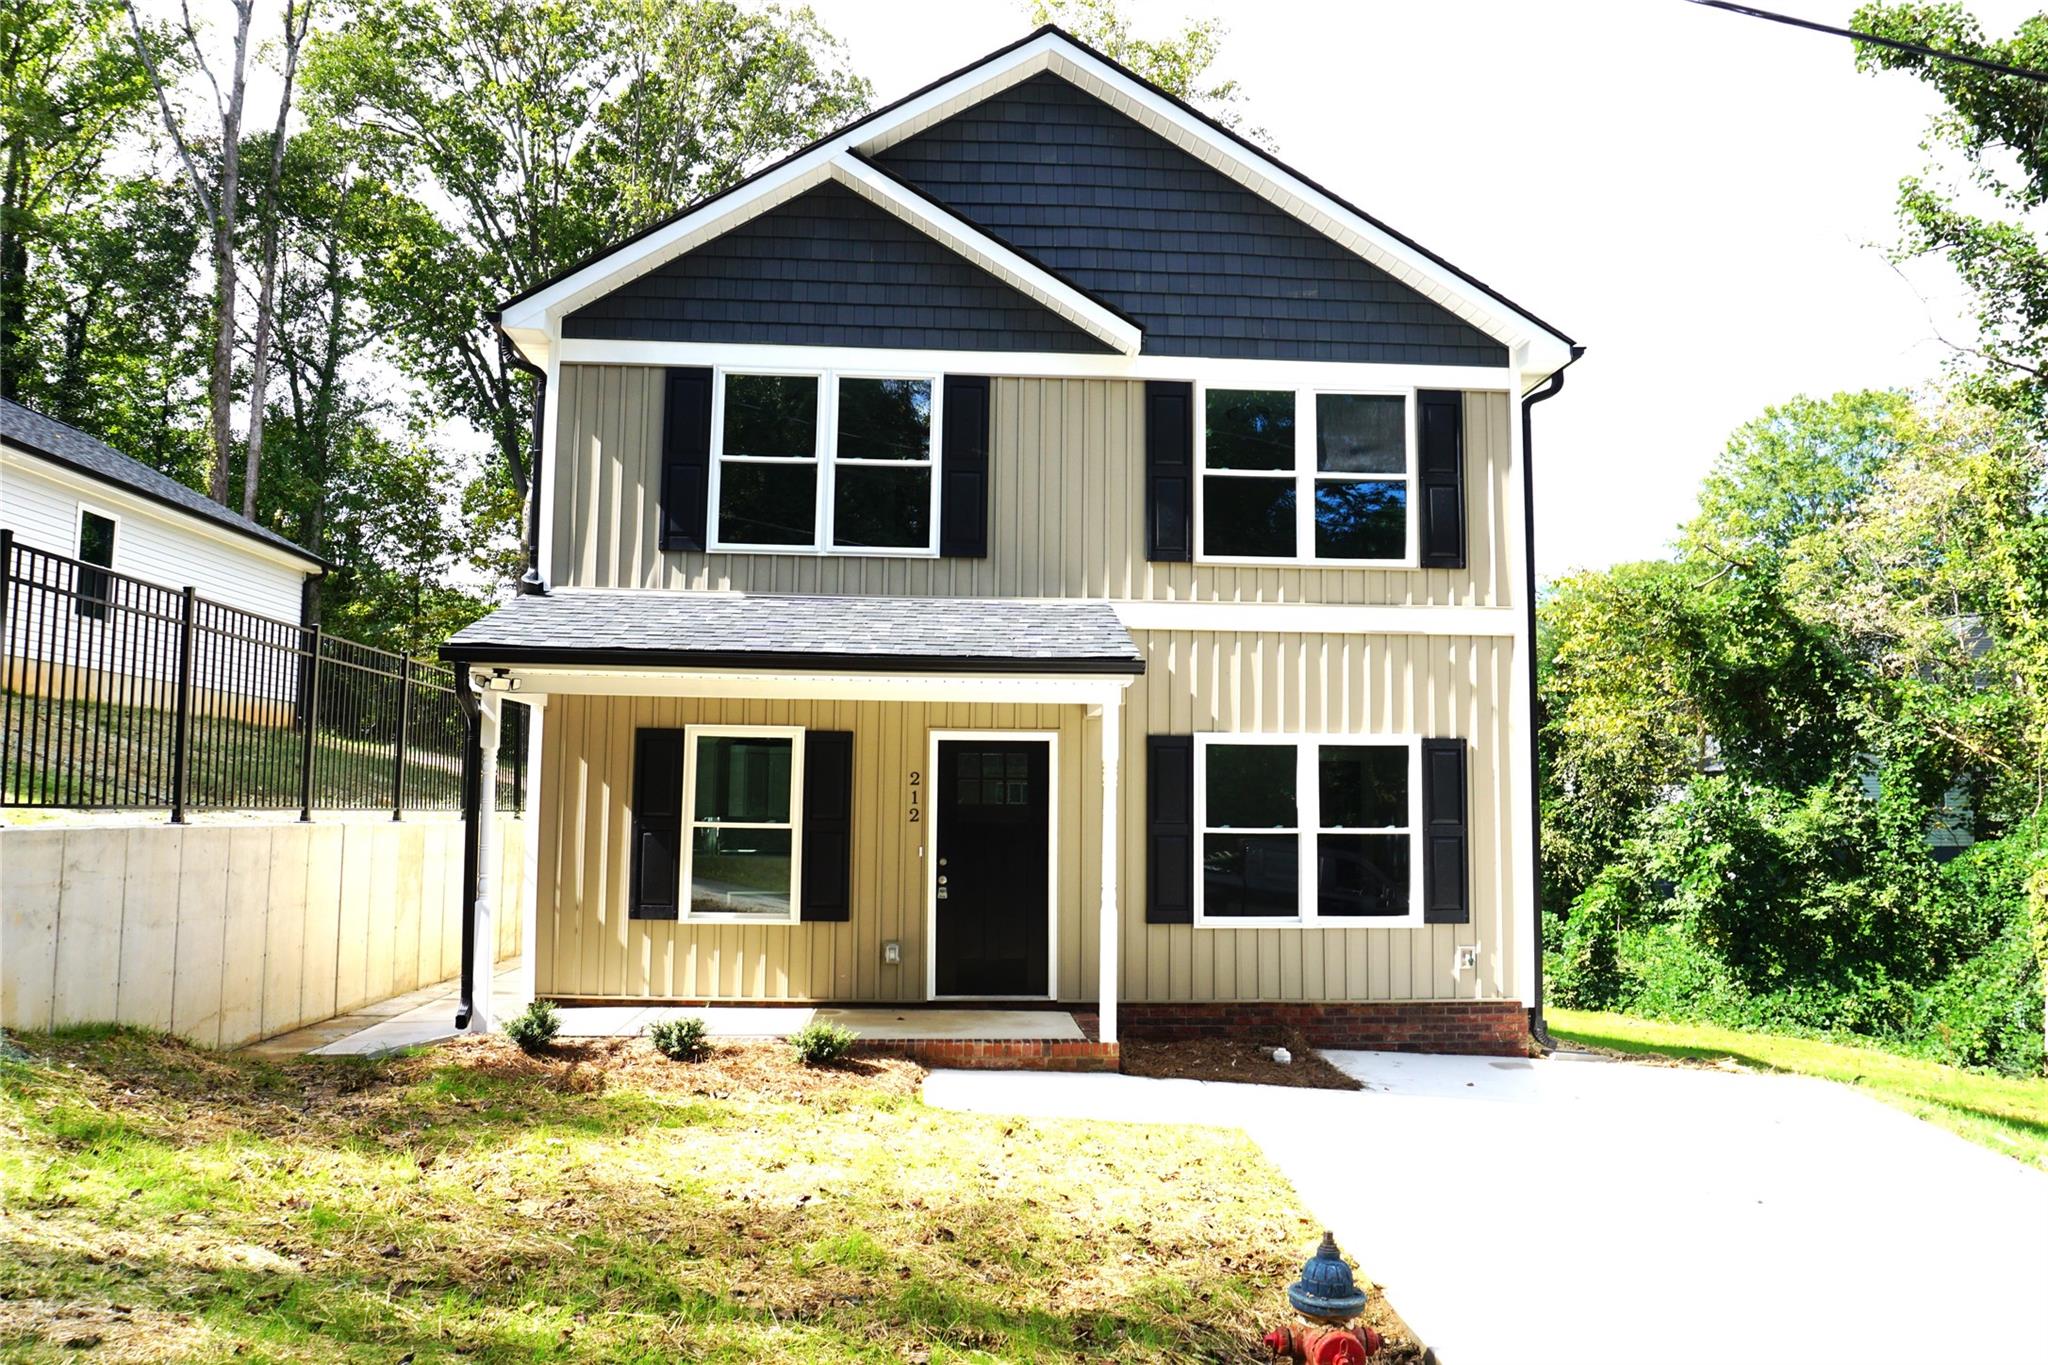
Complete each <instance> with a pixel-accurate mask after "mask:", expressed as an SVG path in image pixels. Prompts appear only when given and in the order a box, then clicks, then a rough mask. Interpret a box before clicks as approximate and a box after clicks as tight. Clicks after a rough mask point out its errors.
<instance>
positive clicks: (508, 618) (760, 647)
mask: <svg viewBox="0 0 2048 1365" xmlns="http://www.w3.org/2000/svg"><path fill="white" fill-rule="evenodd" d="M443 651H444V653H446V654H448V655H450V656H451V657H456V658H469V659H477V660H480V661H488V662H506V663H512V662H518V661H519V660H520V659H522V658H534V657H546V656H547V655H551V654H562V653H577V652H598V651H616V652H622V653H662V654H665V655H667V656H669V658H670V659H671V660H672V661H673V662H674V663H675V664H676V665H677V666H679V667H682V666H687V665H688V664H689V663H690V662H691V656H693V655H697V656H732V655H740V654H745V655H751V656H756V657H757V659H758V660H759V661H761V662H770V661H780V660H786V661H787V662H788V663H789V665H790V666H792V667H797V668H802V667H804V666H805V664H806V661H810V662H811V664H812V666H819V665H821V664H824V663H827V662H829V661H830V660H832V659H835V658H837V659H845V658H851V657H862V658H873V659H886V660H892V661H899V662H901V663H902V664H903V665H905V666H914V665H916V664H918V663H920V662H922V663H926V664H936V663H944V662H950V661H963V660H995V661H1003V662H1006V663H1009V664H1013V665H1016V666H1018V667H1019V668H1023V669H1024V670H1025V671H1028V666H1030V665H1034V664H1044V665H1049V666H1067V667H1072V666H1077V665H1095V666H1100V667H1101V668H1102V669H1103V670H1104V671H1106V672H1119V671H1123V672H1129V671H1136V670H1138V669H1140V668H1142V666H1143V660H1144V656H1143V655H1142V654H1141V653H1140V652H1139V650H1138V647H1137V644H1136V643H1135V642H1134V641H1133V640H1132V639H1131V634H1130V632H1129V631H1127V630H1125V629H1124V627H1123V623H1122V622H1121V621H1119V620H1118V619H1117V614H1116V610H1115V608H1113V607H1111V606H1109V605H1108V604H1107V603H1103V602H1001V603H997V602H989V601H983V600H980V599H975V598H958V597H811V596H799V595H794V594H767V593H763V594H753V593H749V594H745V595H732V596H727V595H723V594H713V593H682V592H656V591H648V590H645V589H638V588H631V589H607V590H583V591H574V590H563V591H558V592H555V593H553V594H550V595H549V596H546V597H537V596H536V597H515V598H513V599H512V601H511V602H510V603H508V604H507V605H505V606H503V607H500V608H499V609H498V610H497V611H494V612H492V613H491V614H490V615H489V616H486V617H484V618H483V619H482V620H481V621H477V622H475V623H473V624H471V625H468V626H465V627H463V628H462V629H461V630H459V631H457V632H456V633H455V634H454V635H453V636H452V637H450V638H449V640H448V643H447V644H446V645H445V646H443Z"/></svg>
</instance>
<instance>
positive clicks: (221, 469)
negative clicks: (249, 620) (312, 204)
mask: <svg viewBox="0 0 2048 1365" xmlns="http://www.w3.org/2000/svg"><path fill="white" fill-rule="evenodd" d="M124 3H125V4H126V5H127V7H128V25H129V28H130V29H131V31H132V32H133V34H134V37H135V50H136V53H137V55H139V56H140V57H141V58H142V63H143V66H144V68H145V69H146V70H147V71H148V72H149V82H150V86H151V88H152V89H153V90H154V91H155V94H156V102H157V110H158V112H159V113H160V114H161V115H162V116H163V121H164V131H165V132H166V133H168V134H169V135H170V138H171V143H172V145H173V146H174V147H176V148H177V150H178V159H179V160H180V161H181V162H182V163H183V164H184V168H185V177H186V186H187V188H188V189H190V190H191V192H192V198H193V201H194V203H196V204H197V205H198V208H199V213H200V216H201V217H202V218H204V219H205V220H206V224H207V228H208V232H209V240H210V241H211V243H212V260H213V364H212V367H211V369H210V370H209V372H208V375H207V381H206V402H207V411H208V428H207V430H208V435H209V437H210V439H211V440H212V443H213V469H212V475H211V478H210V480H209V485H210V487H209V491H210V492H211V493H212V495H213V500H214V501H215V502H221V503H224V502H226V501H227V500H228V467H229V463H230V461H231V460H232V459H233V458H234V443H235V429H234V402H235V284H236V263H235V219H236V214H237V211H238V210H239V208H240V206H241V199H240V190H241V184H240V181H241V167H242V106H243V102H244V101H245V99H246V98H247V96H248V91H249V24H250V21H251V20H252V19H253V18H254V17H255V12H256V0H230V3H231V4H232V5H233V7H234V14H235V38H234V57H233V60H232V62H231V63H230V65H229V67H228V88H227V90H226V92H225V93H223V92H222V90H221V87H220V78H219V77H218V76H216V75H215V74H214V71H213V64H212V62H211V61H210V60H209V59H208V57H207V55H206V50H205V47H204V45H203V44H202V42H201V40H200V36H199V26H198V24H197V23H196V22H194V20H193V18H192V7H191V5H190V3H184V4H183V5H182V6H181V10H180V13H181V15H182V19H183V23H182V26H181V28H180V30H179V32H180V36H181V37H182V39H183V41H184V45H185V47H186V49H187V50H189V52H190V54H191V59H192V62H193V64H194V66H195V67H196V68H197V69H198V70H199V72H200V73H201V74H202V75H204V76H205V77H206V83H207V84H208V85H209V86H210V87H212V90H213V105H214V112H215V114H216V115H217V116H218V117H219V120H220V158H219V166H218V168H217V169H216V170H215V171H212V172H209V171H208V170H207V169H205V168H204V166H203V164H202V162H203V157H202V150H203V149H201V148H200V147H199V146H198V145H197V144H196V143H195V141H194V140H193V139H192V138H191V137H188V136H187V135H186V130H185V121H184V119H183V118H182V117H181V116H180V114H179V113H178V109H177V106H176V105H175V104H174V103H173V102H172V99H171V91H172V87H171V84H170V82H169V81H168V80H167V78H166V77H165V74H164V66H163V63H161V62H159V61H158V60H157V59H156V56H155V54H154V53H153V52H152V51H151V50H150V45H149V41H148V38H147V35H146V34H145V32H144V30H143V26H142V15H141V14H140V13H139V12H138V11H137V9H136V0H124Z"/></svg>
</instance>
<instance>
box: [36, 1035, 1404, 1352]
mask: <svg viewBox="0 0 2048 1365" xmlns="http://www.w3.org/2000/svg"><path fill="white" fill-rule="evenodd" d="M17 1041H18V1043H19V1044H20V1046H21V1047H22V1048H24V1049H26V1051H27V1053H28V1056H27V1057H26V1059H23V1058H20V1057H16V1058H14V1059H12V1060H0V1358H5V1359H8V1360H15V1359H22V1360H44V1359H49V1360H58V1359H73V1358H77V1356H78V1354H79V1349H80V1348H79V1347H75V1346H67V1343H72V1342H81V1343H82V1342H93V1343H96V1344H97V1350H96V1351H94V1352H93V1353H92V1354H91V1355H90V1357H89V1358H91V1359H96V1360H98V1359H138V1360H139V1359H149V1360H158V1359H225V1358H228V1357H235V1358H238V1359H246V1360H315V1359H317V1360H361V1361H377V1362H382V1363H383V1365H390V1363H391V1362H394V1361H398V1360H401V1359H403V1360H408V1361H420V1362H425V1361H432V1360H443V1359H451V1358H458V1357H459V1358H463V1359H475V1360H489V1361H514V1360H517V1361H527V1360H551V1361H553V1360H608V1361H609V1360H648V1361H655V1360H659V1361H672V1360H679V1359H680V1360H693V1361H697V1360H702V1361H734V1362H738V1361H757V1360H792V1361H815V1362H826V1361H834V1362H836V1361H898V1362H901V1361H968V1360H976V1361H998V1360H1000V1361H1009V1360H1022V1361H1034V1360H1047V1361H1050V1360H1061V1361H1068V1360H1075V1359H1091V1360H1107V1359H1114V1360H1117V1361H1168V1360H1175V1361H1178V1360H1243V1361H1254V1360H1264V1359H1266V1356H1265V1354H1264V1350H1263V1347H1261V1346H1260V1345H1259V1343H1258V1341H1257V1332H1258V1330H1260V1329H1262V1328H1263V1327H1265V1326H1270V1325H1271V1322H1270V1321H1269V1320H1271V1319H1275V1317H1276V1310H1277V1309H1280V1308H1281V1307H1282V1306H1283V1305H1284V1299H1283V1297H1282V1292H1281V1291H1282V1289H1283V1287H1284V1286H1285V1285H1287V1284H1288V1283H1289V1282H1290V1281H1291V1280H1292V1279H1293V1278H1294V1277H1295V1275H1296V1274H1297V1273H1298V1272H1299V1270H1300V1266H1301V1261H1302V1258H1303V1256H1304V1255H1305V1254H1306V1253H1307V1251H1308V1249H1309V1248H1310V1247H1311V1246H1312V1245H1313V1243H1314V1240H1315V1235H1316V1232H1317V1229H1315V1228H1314V1227H1312V1226H1311V1224H1310V1222H1309V1220H1308V1218H1307V1217H1306V1216H1305V1214H1304V1213H1303V1210H1302V1208H1301V1206H1300V1204H1299V1203H1298V1202H1297V1200H1296V1198H1295V1196H1294V1193H1293V1190H1292V1188H1291V1187H1290V1186H1289V1185H1288V1184H1287V1182H1286V1181H1285V1180H1284V1179H1283V1178H1282V1177H1281V1176H1280V1175H1279V1174H1278V1173H1277V1172H1276V1171H1275V1170H1274V1169H1273V1168H1272V1167H1271V1166H1269V1165H1268V1164H1267V1163H1266V1161H1265V1160H1264V1158H1263V1157H1262V1156H1261V1155H1260V1153H1259V1151H1258V1149H1257V1148H1256V1147H1255V1146H1254V1145H1253V1144H1252V1143H1251V1142H1250V1140H1249V1139H1247V1138H1245V1137H1244V1136H1243V1135H1242V1134H1238V1133H1235V1132H1228V1131H1224V1130H1204V1129H1193V1128H1168V1127H1150V1126H1120V1125H1094V1124H1083V1123H1037V1122H1021V1121H1006V1120H1003V1119H998V1118H986V1117H979V1116H972V1115H961V1114H952V1113H943V1112H939V1111H935V1110H931V1109H927V1108H925V1107H924V1105H923V1104H922V1102H921V1101H920V1100H919V1099H918V1098H917V1094H916V1087H917V1083H918V1080H919V1079H920V1078H921V1075H922V1073H921V1072H920V1071H919V1070H918V1069H917V1068H916V1067H915V1066H914V1065H913V1064H911V1063H909V1062H902V1061H894V1060H888V1059H876V1060H872V1061H867V1062H863V1063H860V1064H857V1065H856V1066H855V1067H854V1068H853V1069H851V1070H845V1071H831V1072H809V1071H806V1070H804V1069H802V1068H799V1067H797V1066H796V1064H795V1063H794V1062H792V1061H790V1060H788V1056H787V1049H785V1048H781V1047H775V1046H773V1045H767V1044H760V1045H752V1046H751V1047H728V1048H726V1049H722V1050H721V1052H720V1053H719V1054H718V1056H717V1057H715V1058H714V1059H713V1060H712V1061H710V1062H706V1063H701V1064H696V1065H690V1064H682V1063H671V1062H666V1061H664V1060H663V1059H661V1058H660V1057H658V1056H657V1055H656V1054H655V1053H654V1052H653V1051H652V1050H651V1048H649V1047H648V1045H647V1044H646V1043H645V1042H644V1041H641V1040H634V1041H631V1042H600V1043H591V1044H582V1045H569V1046H565V1047H563V1048H562V1049H560V1051H559V1052H557V1053H556V1054H554V1055H551V1056H548V1057H543V1058H540V1059H528V1058H526V1057H523V1056H521V1055H520V1054H519V1053H518V1052H517V1051H515V1050H514V1049H512V1048H511V1046H510V1045H509V1044H507V1043H505V1042H504V1041H503V1040H501V1039H489V1040H465V1041H462V1042H458V1043H453V1044H448V1045H445V1046H443V1047H442V1048H439V1049H435V1050H431V1051H426V1052H423V1053H420V1054H418V1055H413V1056H405V1057H399V1058H394V1059H388V1060H380V1061H356V1060H312V1059H307V1060H302V1061H297V1062H291V1063H285V1064H277V1063H265V1062H260V1061H255V1060H251V1059H246V1058H239V1057H224V1056H220V1055H218V1054H211V1053H206V1052H202V1051H199V1050H196V1049H193V1048H189V1047H186V1046H184V1045H182V1044H179V1043H176V1042H171V1041H167V1040H165V1039H162V1038H159V1037H156V1036H153V1035H142V1034H136V1033H132V1032H125V1031H111V1032H109V1031H101V1032H95V1033H87V1034H77V1035H70V1036H62V1035H60V1036H58V1037H56V1038H51V1037H48V1036H30V1037H27V1038H23V1039H19V1040H17ZM1374 1304H1375V1309H1376V1310H1383V1307H1384V1304H1383V1300H1381V1299H1379V1297H1378V1296H1377V1295H1375V1297H1374ZM1388 1358H1391V1359H1394V1360H1403V1359H1408V1360H1412V1359H1414V1358H1415V1355H1414V1352H1413V1350H1412V1348H1409V1347H1406V1346H1405V1345H1404V1348H1403V1349H1401V1350H1397V1351H1394V1352H1391V1353H1390V1356H1382V1357H1381V1359H1383V1360H1384V1359H1388Z"/></svg>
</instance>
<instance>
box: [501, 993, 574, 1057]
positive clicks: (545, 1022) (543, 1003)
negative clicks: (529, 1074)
mask: <svg viewBox="0 0 2048 1365" xmlns="http://www.w3.org/2000/svg"><path fill="white" fill-rule="evenodd" d="M561 1031H562V1012H561V1011H560V1010H558V1009H556V1008H555V1007H554V1004H553V1002H551V1001H547V1000H536V1001H534V1002H533V1003H532V1004H531V1005H528V1006H527V1007H526V1008H525V1009H524V1010H522V1011H521V1012H520V1013H518V1014H516V1015H514V1016H512V1017H511V1018H510V1019H507V1020H506V1021H505V1036H506V1037H507V1038H510V1039H511V1040H512V1041H513V1042H515V1043H517V1044H518V1045H519V1050H520V1051H521V1052H538V1051H540V1050H541V1049H542V1048H544V1047H546V1046H547V1045H548V1044H549V1043H552V1042H554V1041H555V1035H556V1034H558V1033H560V1032H561Z"/></svg>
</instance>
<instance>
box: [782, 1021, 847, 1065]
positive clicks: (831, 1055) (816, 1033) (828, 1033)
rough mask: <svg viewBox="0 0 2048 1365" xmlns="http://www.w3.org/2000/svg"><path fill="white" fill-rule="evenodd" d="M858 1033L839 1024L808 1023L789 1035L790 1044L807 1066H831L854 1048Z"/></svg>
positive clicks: (799, 1059) (798, 1058)
mask: <svg viewBox="0 0 2048 1365" xmlns="http://www.w3.org/2000/svg"><path fill="white" fill-rule="evenodd" d="M857 1036H858V1035H857V1034H855V1033H854V1031H853V1030H852V1029H850V1028H845V1027H843V1026H841V1025H839V1024H817V1023H812V1024H806V1025H804V1026H803V1027H802V1028H800V1029H798V1030H797V1031H796V1032H795V1033H792V1034H790V1035H789V1045H790V1047H791V1048H793V1049H795V1051H796V1057H797V1060H798V1061H800V1062H802V1063H803V1064H804V1065H805V1066H830V1065H832V1063H834V1062H836V1061H839V1060H841V1059H842V1058H844V1057H845V1056H846V1054H847V1053H848V1052H849V1051H851V1050H852V1048H853V1040H854V1039H855V1038H856V1037H857Z"/></svg>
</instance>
